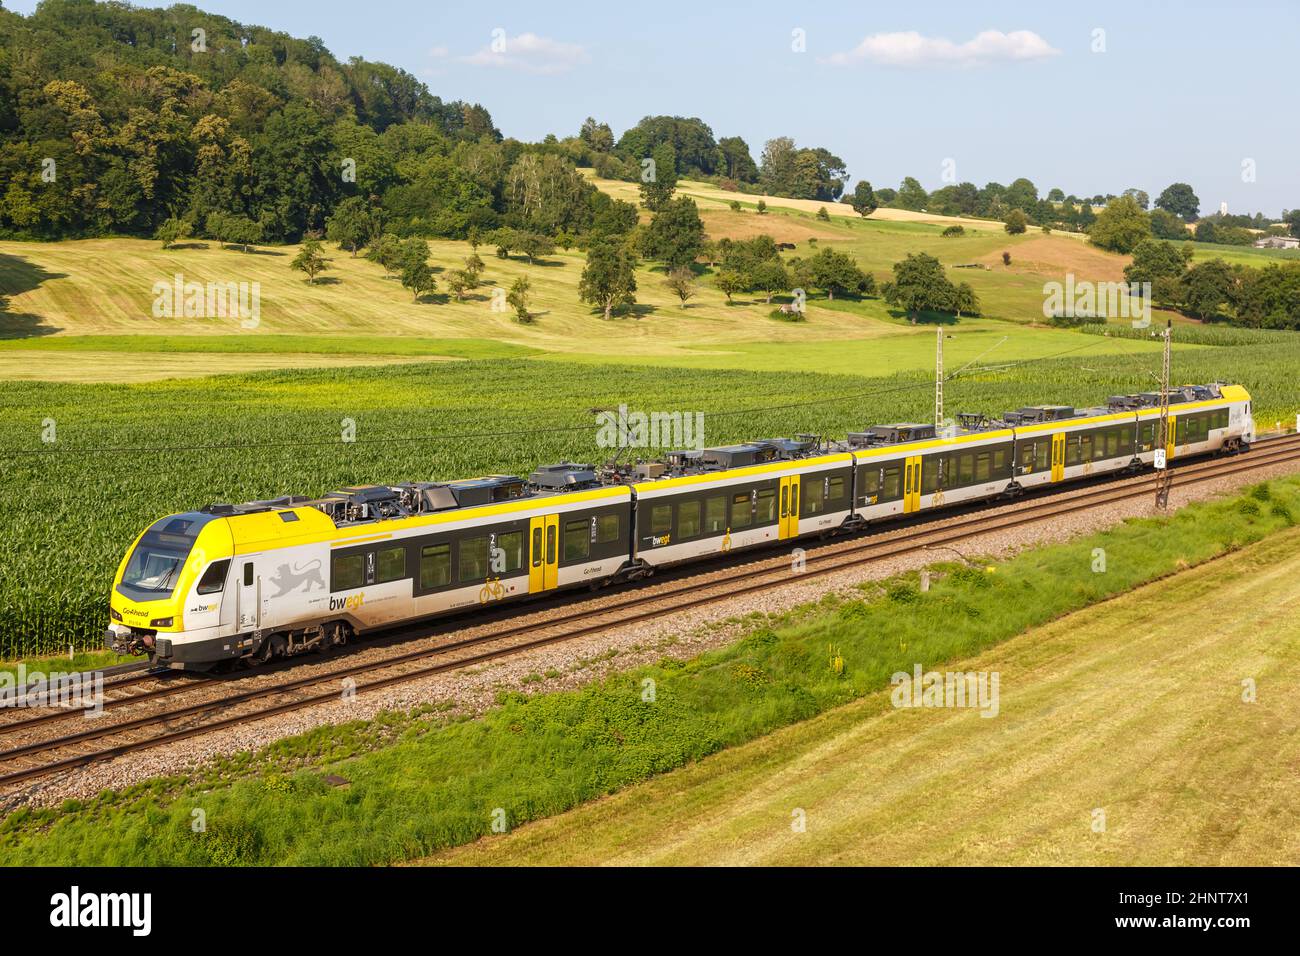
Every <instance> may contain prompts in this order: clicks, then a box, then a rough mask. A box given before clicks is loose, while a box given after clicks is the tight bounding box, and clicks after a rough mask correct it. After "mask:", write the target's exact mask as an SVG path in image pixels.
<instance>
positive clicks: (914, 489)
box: [903, 455, 921, 514]
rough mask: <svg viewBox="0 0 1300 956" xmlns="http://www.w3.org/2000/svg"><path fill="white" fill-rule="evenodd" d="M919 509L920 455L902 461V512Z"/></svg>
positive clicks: (906, 512) (908, 512)
mask: <svg viewBox="0 0 1300 956" xmlns="http://www.w3.org/2000/svg"><path fill="white" fill-rule="evenodd" d="M920 510H921V456H920V455H912V456H911V457H910V458H908V459H906V460H905V461H904V462H903V514H910V513H912V512H913V511H920Z"/></svg>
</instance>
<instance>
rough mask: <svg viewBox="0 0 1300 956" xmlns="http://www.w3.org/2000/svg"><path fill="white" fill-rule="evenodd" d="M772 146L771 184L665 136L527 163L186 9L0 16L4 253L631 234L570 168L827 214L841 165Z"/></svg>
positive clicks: (408, 88) (418, 95) (649, 134)
mask: <svg viewBox="0 0 1300 956" xmlns="http://www.w3.org/2000/svg"><path fill="white" fill-rule="evenodd" d="M768 145H769V149H768V151H767V153H766V154H765V159H766V160H767V162H766V168H765V169H764V168H760V167H759V165H758V164H756V163H755V162H754V159H753V157H752V156H751V154H750V151H749V147H748V145H746V144H745V142H744V140H742V139H740V138H739V137H723V138H722V139H721V140H715V139H714V136H713V132H712V130H711V129H709V127H708V126H707V125H705V124H704V123H703V121H701V120H699V119H683V118H680V117H667V116H659V117H646V118H645V119H644V120H642V121H641V123H639V124H638V125H637V126H635V127H633V128H632V129H630V130H627V131H626V132H625V133H624V134H623V135H622V137H621V138H620V139H619V140H617V141H615V139H614V136H613V133H612V132H611V131H610V129H609V127H608V125H606V124H603V123H597V122H596V121H595V120H594V119H590V120H588V121H587V123H586V124H584V125H583V127H582V129H581V130H580V131H579V132H578V133H576V134H575V135H572V136H569V137H567V138H565V139H559V138H557V137H556V136H554V135H552V136H548V137H546V139H545V140H544V141H543V142H540V143H532V144H526V143H522V142H519V141H517V140H513V139H508V138H503V136H502V135H501V132H500V130H498V129H497V128H496V126H495V125H494V124H493V121H492V117H491V114H490V113H489V112H488V110H487V109H485V108H484V107H483V106H481V105H479V104H477V103H464V102H445V101H443V100H442V99H440V98H439V97H438V96H436V95H434V94H433V93H431V92H430V91H429V89H428V87H427V86H426V85H425V84H424V83H423V82H421V81H420V80H418V79H416V78H415V77H414V76H412V75H411V74H410V73H407V72H406V71H404V70H401V69H399V68H396V67H393V66H389V65H387V64H384V63H374V62H369V61H367V60H364V59H361V58H358V57H353V58H351V59H349V60H347V62H340V61H339V60H337V59H336V58H335V57H334V56H333V55H332V54H331V53H330V52H329V51H328V50H327V49H325V47H324V45H323V43H322V42H321V41H320V40H319V39H317V38H314V37H312V38H308V39H305V40H304V39H297V38H294V37H291V36H289V35H287V34H284V33H280V32H276V31H273V30H268V29H264V28H262V27H256V26H246V25H244V24H240V23H237V22H235V21H233V20H230V19H228V18H226V17H221V16H216V15H213V14H209V13H205V12H203V11H201V10H199V9H198V8H196V7H193V6H190V5H176V6H172V7H170V8H168V9H165V10H163V9H143V8H136V7H132V6H129V5H127V4H124V3H100V2H95V0H44V2H43V3H41V4H40V6H39V7H38V8H37V10H36V12H35V13H34V14H32V15H31V16H29V17H23V16H20V15H18V14H15V13H13V12H10V11H5V10H2V9H0V182H2V183H3V184H4V185H3V187H2V188H0V235H5V236H9V237H15V238H47V239H48V238H69V237H84V236H102V235H109V234H125V235H141V236H144V235H153V234H154V233H155V232H156V231H157V230H158V228H159V227H160V226H161V225H162V224H163V223H164V222H167V221H168V220H184V221H186V222H187V223H189V224H190V226H191V227H192V228H193V229H194V230H195V231H196V232H199V231H203V230H205V229H206V228H207V220H208V217H209V216H211V215H212V214H213V213H220V214H221V217H222V218H223V220H224V224H223V225H224V226H225V227H228V228H229V230H230V232H231V233H232V234H233V238H239V237H240V236H249V237H252V239H253V240H254V241H264V242H293V241H297V240H299V239H301V238H302V237H303V236H304V235H305V234H307V233H310V232H313V231H317V230H321V229H323V228H324V225H325V222H326V220H327V219H328V217H329V216H330V214H331V212H332V211H333V210H334V209H335V207H337V205H338V204H339V203H340V202H342V201H343V200H344V199H346V198H348V197H360V198H362V199H364V200H365V201H366V202H367V203H368V204H370V205H371V206H373V207H376V212H378V213H379V214H380V215H382V218H383V220H384V223H385V228H387V229H389V230H390V231H393V232H395V233H397V234H399V235H401V234H405V235H425V236H443V237H452V238H463V237H464V236H466V235H467V234H468V233H469V232H470V231H471V230H473V229H480V230H482V229H489V228H496V227H499V226H508V227H514V228H519V229H525V230H529V231H533V232H539V233H545V234H550V235H555V234H558V233H560V232H565V233H568V234H570V235H575V236H577V235H583V234H585V233H588V232H591V231H592V230H599V229H600V228H601V223H602V220H609V219H610V218H611V217H612V218H613V219H614V220H616V221H617V222H618V223H619V224H625V223H626V222H627V219H628V210H625V209H619V208H617V205H616V204H614V203H613V202H612V201H611V200H610V199H609V198H608V197H607V196H605V195H603V194H602V193H600V192H599V190H597V189H596V188H595V187H594V186H592V185H591V184H590V182H589V181H588V179H587V177H585V176H583V175H582V174H581V173H579V172H578V167H579V166H583V167H594V168H595V170H596V172H597V173H598V174H600V175H603V176H606V177H611V178H619V179H628V180H636V179H639V178H641V172H642V161H643V160H648V159H653V160H655V161H656V162H657V163H658V164H659V167H660V170H661V173H666V175H664V176H663V178H666V179H675V177H676V174H677V173H678V172H679V171H680V172H681V173H683V174H690V175H698V176H701V177H706V178H723V179H726V178H731V179H732V181H733V182H734V183H735V184H736V185H737V187H739V186H741V185H752V186H754V187H755V188H756V187H757V184H759V183H760V180H761V182H762V184H763V186H764V187H766V188H768V189H770V190H772V191H773V192H774V194H783V195H792V196H797V197H801V198H820V199H826V200H830V199H834V198H836V197H838V196H839V195H840V193H841V192H842V190H843V188H844V185H845V181H846V177H847V174H846V173H845V170H844V163H843V161H842V160H840V159H838V158H837V157H835V156H833V155H832V154H830V153H829V152H827V151H826V150H824V149H798V148H797V147H795V146H794V144H793V142H792V141H790V140H788V139H786V138H778V139H775V140H773V141H772V142H771V143H769V144H768ZM665 167H667V168H666V169H665ZM623 205H625V204H623ZM634 221H635V219H634V217H633V222H634ZM208 232H211V230H208Z"/></svg>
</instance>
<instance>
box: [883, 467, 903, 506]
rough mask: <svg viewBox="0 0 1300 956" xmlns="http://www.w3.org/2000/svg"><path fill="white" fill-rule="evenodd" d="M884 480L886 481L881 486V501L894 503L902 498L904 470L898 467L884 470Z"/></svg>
mask: <svg viewBox="0 0 1300 956" xmlns="http://www.w3.org/2000/svg"><path fill="white" fill-rule="evenodd" d="M883 478H884V480H883V481H882V482H881V485H880V500H881V501H893V500H894V499H896V498H899V497H901V492H902V489H901V487H900V482H901V479H902V468H901V467H900V466H898V465H891V466H890V467H888V468H886V469H885V470H884V472H883Z"/></svg>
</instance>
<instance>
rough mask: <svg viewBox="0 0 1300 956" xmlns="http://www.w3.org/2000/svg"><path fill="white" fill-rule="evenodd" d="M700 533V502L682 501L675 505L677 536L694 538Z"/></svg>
mask: <svg viewBox="0 0 1300 956" xmlns="http://www.w3.org/2000/svg"><path fill="white" fill-rule="evenodd" d="M699 533H700V503H699V502H698V501H683V502H680V503H679V504H678V505H677V537H679V538H694V537H695V536H696V535H698V534H699Z"/></svg>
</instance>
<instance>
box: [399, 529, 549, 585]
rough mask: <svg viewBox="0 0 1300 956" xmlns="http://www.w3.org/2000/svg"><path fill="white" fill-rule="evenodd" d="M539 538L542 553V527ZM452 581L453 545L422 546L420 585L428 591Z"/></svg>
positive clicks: (539, 548) (538, 534)
mask: <svg viewBox="0 0 1300 956" xmlns="http://www.w3.org/2000/svg"><path fill="white" fill-rule="evenodd" d="M537 540H538V542H539V547H538V548H537V553H538V554H539V555H540V554H541V552H542V549H541V547H540V542H541V540H542V529H541V528H538V529H537ZM539 560H540V559H539ZM450 583H451V545H449V544H431V545H429V546H428V547H425V548H421V549H420V587H421V588H422V589H424V590H426V591H427V590H429V589H430V588H441V587H446V586H447V585H448V584H450Z"/></svg>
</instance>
